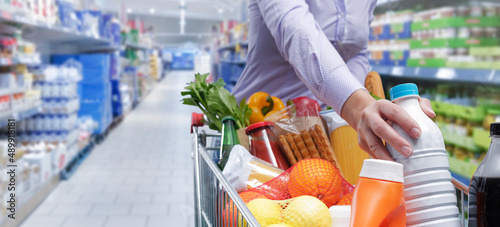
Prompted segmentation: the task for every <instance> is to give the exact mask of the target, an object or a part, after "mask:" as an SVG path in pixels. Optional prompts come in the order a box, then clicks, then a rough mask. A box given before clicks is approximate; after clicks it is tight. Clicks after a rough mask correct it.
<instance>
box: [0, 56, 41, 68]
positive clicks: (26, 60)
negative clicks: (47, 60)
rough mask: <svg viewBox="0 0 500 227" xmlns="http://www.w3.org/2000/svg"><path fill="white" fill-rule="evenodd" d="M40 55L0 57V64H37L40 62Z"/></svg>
mask: <svg viewBox="0 0 500 227" xmlns="http://www.w3.org/2000/svg"><path fill="white" fill-rule="evenodd" d="M41 63H42V62H41V59H40V56H37V55H33V56H23V57H21V58H5V57H3V58H0V66H11V65H18V64H24V65H39V64H41Z"/></svg>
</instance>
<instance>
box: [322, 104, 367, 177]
mask: <svg viewBox="0 0 500 227" xmlns="http://www.w3.org/2000/svg"><path fill="white" fill-rule="evenodd" d="M320 115H321V117H322V118H323V119H324V120H325V122H326V125H327V127H328V132H329V135H330V141H331V144H332V147H333V150H334V152H335V156H336V157H337V161H338V164H339V167H340V169H341V170H342V173H343V176H344V178H345V179H346V180H347V182H349V183H350V184H356V182H357V181H358V178H359V172H360V171H361V167H362V166H363V160H365V159H368V158H370V156H369V155H368V153H366V152H365V151H363V150H362V149H361V148H360V147H359V145H358V134H357V133H356V131H355V130H354V129H353V128H352V127H351V126H349V124H348V123H347V122H346V121H345V120H344V119H342V118H341V117H340V116H339V115H338V114H337V113H336V112H335V111H333V110H326V111H321V112H320Z"/></svg>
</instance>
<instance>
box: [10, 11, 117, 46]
mask: <svg viewBox="0 0 500 227" xmlns="http://www.w3.org/2000/svg"><path fill="white" fill-rule="evenodd" d="M0 22H4V23H9V24H14V25H17V26H20V27H22V28H23V38H25V39H28V40H33V41H36V42H44V43H48V44H52V45H57V46H58V47H59V48H61V49H63V48H64V45H70V46H71V47H72V48H76V51H77V52H87V51H112V50H118V49H119V48H120V46H117V45H113V44H112V42H111V40H109V39H106V38H100V37H95V36H92V35H89V34H85V33H82V32H79V31H74V30H72V29H69V28H65V27H62V26H58V25H49V24H46V23H43V22H40V21H35V20H32V19H29V18H27V17H24V16H20V15H15V14H12V13H10V12H8V11H4V10H0Z"/></svg>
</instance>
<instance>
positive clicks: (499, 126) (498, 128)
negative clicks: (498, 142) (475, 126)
mask: <svg viewBox="0 0 500 227" xmlns="http://www.w3.org/2000/svg"><path fill="white" fill-rule="evenodd" d="M498 135H500V122H497V123H492V124H491V125H490V136H498Z"/></svg>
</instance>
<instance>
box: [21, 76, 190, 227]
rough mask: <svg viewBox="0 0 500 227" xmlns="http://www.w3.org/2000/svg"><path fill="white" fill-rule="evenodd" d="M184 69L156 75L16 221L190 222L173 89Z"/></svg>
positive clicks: (181, 126)
mask: <svg viewBox="0 0 500 227" xmlns="http://www.w3.org/2000/svg"><path fill="white" fill-rule="evenodd" d="M193 75H194V74H193V72H191V71H174V72H170V73H169V74H167V77H166V78H165V79H164V80H163V81H162V82H160V83H159V84H158V85H157V86H156V88H155V89H154V90H153V91H152V92H151V93H150V94H149V96H147V98H146V99H145V100H144V101H143V103H141V104H140V105H139V106H138V107H137V108H136V109H135V110H134V111H132V112H131V113H130V114H129V115H128V116H127V117H126V118H125V119H124V121H123V122H122V123H121V124H120V125H119V126H118V127H117V128H116V129H115V130H113V131H112V132H111V133H110V134H109V136H108V137H107V138H106V139H105V140H104V141H103V143H101V144H100V145H98V146H96V147H95V148H94V150H93V151H92V153H91V155H90V156H89V157H88V158H87V159H86V160H85V161H84V163H83V164H82V165H81V166H80V168H79V169H78V170H77V172H76V173H75V174H74V175H73V176H72V177H71V178H70V179H69V180H68V181H61V182H60V184H59V185H58V186H57V188H56V189H55V190H54V191H53V192H52V193H51V194H50V195H49V196H48V197H47V198H46V199H45V201H44V202H43V203H42V204H41V205H40V206H39V207H38V208H37V209H36V210H35V211H34V212H33V213H32V214H31V216H30V217H29V218H28V219H27V220H26V221H25V222H24V223H23V224H22V225H21V226H22V227H42V226H43V227H60V226H64V227H79V226H85V227H101V226H103V227H128V226H131V227H132V226H133V227H140V226H148V227H153V226H161V227H165V226H176V227H177V226H179V227H183V226H187V227H189V226H194V208H193V197H194V196H193V164H192V159H191V156H190V153H191V136H190V134H189V133H190V132H189V125H190V123H191V112H193V111H196V108H194V107H189V106H184V105H182V104H181V102H180V101H179V100H181V96H180V91H181V90H182V88H183V87H184V85H185V84H186V83H187V82H189V80H191V79H193V78H194V76H193Z"/></svg>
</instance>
